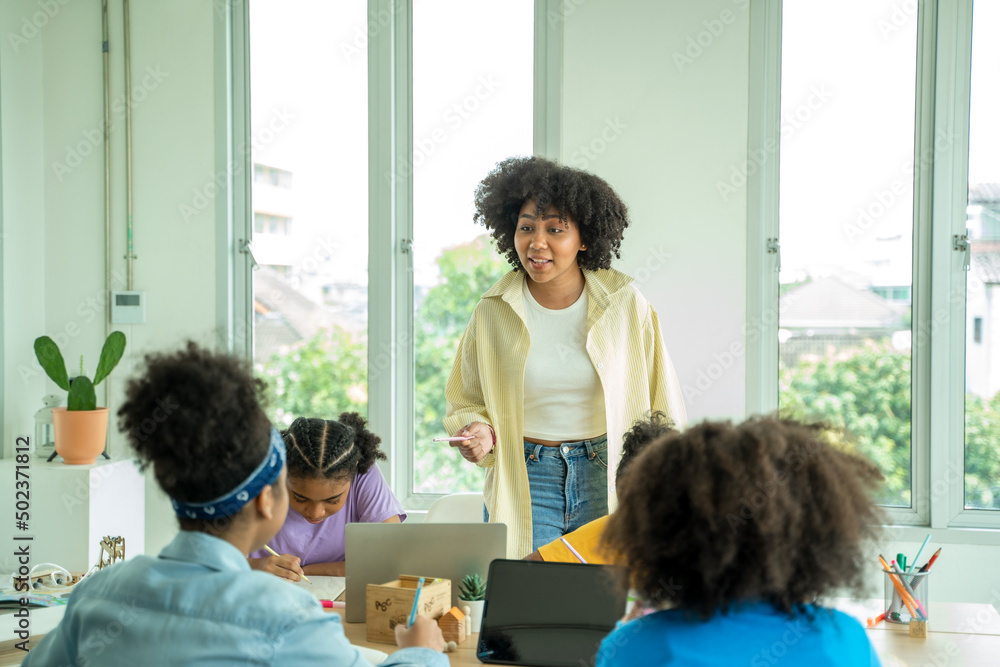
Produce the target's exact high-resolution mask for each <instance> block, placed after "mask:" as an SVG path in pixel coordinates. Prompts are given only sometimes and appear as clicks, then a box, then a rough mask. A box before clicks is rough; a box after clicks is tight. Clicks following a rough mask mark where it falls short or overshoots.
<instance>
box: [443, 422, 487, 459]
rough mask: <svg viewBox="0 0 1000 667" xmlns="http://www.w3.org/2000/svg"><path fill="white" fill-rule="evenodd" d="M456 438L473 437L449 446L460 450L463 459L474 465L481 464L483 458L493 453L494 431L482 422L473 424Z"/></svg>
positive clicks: (461, 431) (457, 434) (451, 443)
mask: <svg viewBox="0 0 1000 667" xmlns="http://www.w3.org/2000/svg"><path fill="white" fill-rule="evenodd" d="M455 435H456V436H463V435H468V436H471V437H470V438H469V439H468V440H461V441H459V442H449V443H448V444H449V445H451V446H452V447H455V448H457V449H458V451H459V452H461V454H462V458H464V459H465V460H466V461H470V462H472V463H479V462H480V461H482V460H483V457H484V456H486V455H487V454H489V453H490V452H491V451H493V431H492V430H491V429H490V427H489V425H488V424H484V423H482V422H472V423H471V424H469V425H468V426H466V427H465V428H463V429H462V430H460V431H459V432H458V433H456V434H455Z"/></svg>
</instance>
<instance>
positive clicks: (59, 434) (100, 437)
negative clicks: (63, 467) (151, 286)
mask: <svg viewBox="0 0 1000 667" xmlns="http://www.w3.org/2000/svg"><path fill="white" fill-rule="evenodd" d="M124 353H125V334H123V333H122V332H121V331H112V332H111V335H110V336H108V339H107V340H106V341H104V347H103V348H101V357H100V359H99V360H98V362H97V371H96V372H95V373H94V379H93V380H91V379H90V378H88V377H86V376H85V375H84V374H83V357H82V356H81V357H80V374H79V375H77V376H76V377H74V378H72V379H70V377H69V373H68V372H67V370H66V362H65V361H63V356H62V353H61V352H60V351H59V346H58V345H56V342H55V341H54V340H52V339H51V338H49V337H48V336H40V337H39V338H36V339H35V357H36V358H37V359H38V363H39V364H41V366H42V368H43V369H44V370H45V374H46V375H48V376H49V378H51V380H52V381H53V382H55V383H56V385H58V386H59V388H60V389H63V390H65V391H67V392H69V398H68V400H67V402H66V405H67V407H65V408H52V426H53V429H54V431H55V445H56V452H57V453H58V454H59V456H61V457H62V458H63V462H64V463H69V464H76V465H86V464H89V463H94V461H96V460H97V457H98V455H100V453H101V452H103V451H104V443H105V440H106V439H107V435H108V409H107V408H99V407H97V393H96V392H95V391H94V387H95V386H96V385H98V384H100V383H101V381H102V380H103V379H104V378H106V377H107V376H108V374H109V373H110V372H111V371H112V370H113V369H114V367H115V366H117V365H118V362H119V361H121V358H122V355H123V354H124Z"/></svg>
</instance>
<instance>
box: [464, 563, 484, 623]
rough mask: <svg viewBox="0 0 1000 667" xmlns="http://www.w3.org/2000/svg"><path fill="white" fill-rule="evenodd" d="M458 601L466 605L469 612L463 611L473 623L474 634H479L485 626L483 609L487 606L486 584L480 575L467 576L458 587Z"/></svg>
mask: <svg viewBox="0 0 1000 667" xmlns="http://www.w3.org/2000/svg"><path fill="white" fill-rule="evenodd" d="M458 599H459V600H461V601H462V602H464V603H465V606H466V607H468V611H466V610H465V609H463V610H462V611H463V612H464V613H465V614H466V616H469V618H470V619H471V621H472V628H471V631H472V632H479V629H480V627H482V624H483V607H484V606H485V605H486V582H485V581H483V578H482V577H481V576H479V575H478V574H467V575H465V578H464V579H462V583H460V584H459V585H458Z"/></svg>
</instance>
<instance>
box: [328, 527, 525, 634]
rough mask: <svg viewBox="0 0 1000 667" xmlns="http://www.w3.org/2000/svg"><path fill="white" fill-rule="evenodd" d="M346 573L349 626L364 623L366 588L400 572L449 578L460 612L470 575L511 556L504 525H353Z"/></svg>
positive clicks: (348, 530)
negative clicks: (462, 586) (460, 587)
mask: <svg viewBox="0 0 1000 667" xmlns="http://www.w3.org/2000/svg"><path fill="white" fill-rule="evenodd" d="M344 531H345V532H344V535H345V538H344V539H345V540H346V545H345V546H346V552H345V557H344V558H345V561H346V563H345V574H346V575H347V591H346V596H345V600H344V601H345V603H346V608H345V609H344V618H345V619H346V620H347V622H348V623H361V622H364V620H365V587H366V586H367V585H368V584H384V583H386V582H387V581H392V580H393V579H396V578H397V577H398V576H399V575H401V574H414V575H419V576H423V577H440V578H442V579H450V580H451V603H452V605H454V606H457V607H459V608H461V606H462V603H461V602H459V600H458V585H459V584H460V583H461V582H462V579H463V578H464V577H465V575H467V574H473V573H479V575H480V576H483V577H485V576H486V573H487V572H488V571H489V567H490V563H491V562H492V561H493V560H494V559H495V558H505V557H506V556H507V526H506V525H505V524H502V523H349V524H347V526H346V527H345V528H344Z"/></svg>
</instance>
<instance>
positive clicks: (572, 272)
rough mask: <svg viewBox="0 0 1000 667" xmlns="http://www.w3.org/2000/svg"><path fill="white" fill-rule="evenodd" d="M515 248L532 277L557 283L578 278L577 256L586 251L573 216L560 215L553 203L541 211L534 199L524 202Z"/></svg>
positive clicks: (519, 214)
mask: <svg viewBox="0 0 1000 667" xmlns="http://www.w3.org/2000/svg"><path fill="white" fill-rule="evenodd" d="M514 248H515V249H516V250H517V258H518V259H519V260H521V266H522V267H523V268H524V271H525V273H527V274H528V278H529V279H530V280H533V281H535V282H536V283H553V285H555V284H559V283H560V282H563V281H565V282H570V281H575V280H577V279H578V277H579V275H580V266H579V264H577V261H576V256H577V253H579V252H580V251H581V250H586V246H585V245H583V243H582V242H581V241H580V228H579V227H577V225H576V222H574V220H573V219H572V218H571V217H569V216H568V215H566V216H562V217H560V216H559V211H558V210H557V209H556V207H555V206H553V205H550V206H549V207H548V208H546V209H545V210H544V211H539V210H538V204H537V203H536V202H535V200H534V199H529V200H527V201H526V202H524V204H523V205H522V206H521V211H520V212H519V213H518V215H517V229H515V230H514Z"/></svg>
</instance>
